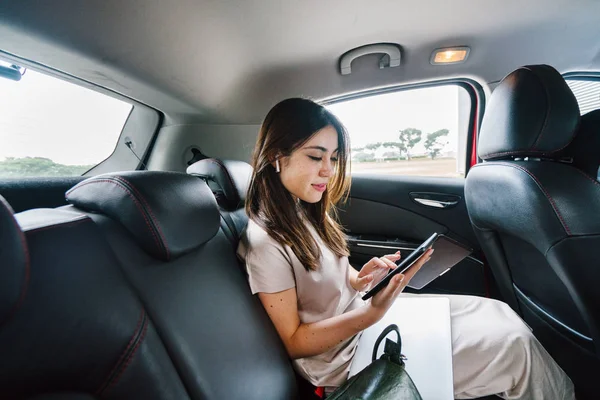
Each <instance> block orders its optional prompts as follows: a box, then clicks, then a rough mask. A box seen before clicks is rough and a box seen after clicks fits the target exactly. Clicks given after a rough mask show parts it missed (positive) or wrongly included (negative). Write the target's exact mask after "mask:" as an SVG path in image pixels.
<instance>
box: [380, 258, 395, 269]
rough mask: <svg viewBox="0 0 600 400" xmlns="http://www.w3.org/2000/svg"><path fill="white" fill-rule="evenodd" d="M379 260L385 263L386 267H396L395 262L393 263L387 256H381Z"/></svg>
mask: <svg viewBox="0 0 600 400" xmlns="http://www.w3.org/2000/svg"><path fill="white" fill-rule="evenodd" d="M381 260H382V261H383V262H384V263H385V264H386V266H387V268H389V269H395V268H396V267H397V265H396V263H394V262H393V261H392V260H390V259H389V258H387V257H382V258H381Z"/></svg>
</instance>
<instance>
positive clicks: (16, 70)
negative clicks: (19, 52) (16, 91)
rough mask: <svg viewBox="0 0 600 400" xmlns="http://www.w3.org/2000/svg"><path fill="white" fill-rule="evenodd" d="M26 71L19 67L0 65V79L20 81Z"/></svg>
mask: <svg viewBox="0 0 600 400" xmlns="http://www.w3.org/2000/svg"><path fill="white" fill-rule="evenodd" d="M25 71H26V69H25V68H24V67H19V66H18V65H14V64H11V65H3V64H0V77H1V78H6V79H10V80H12V81H20V80H21V78H22V77H23V75H25Z"/></svg>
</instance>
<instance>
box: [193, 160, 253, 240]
mask: <svg viewBox="0 0 600 400" xmlns="http://www.w3.org/2000/svg"><path fill="white" fill-rule="evenodd" d="M187 173H188V174H190V175H193V176H197V177H200V178H202V179H204V180H205V181H206V183H207V184H208V185H209V187H210V188H211V190H212V191H213V194H214V196H215V198H216V199H217V203H218V204H219V207H220V208H221V217H222V219H223V222H224V225H223V230H224V231H225V233H226V234H227V237H228V238H229V240H230V241H231V243H232V244H233V247H234V248H237V245H238V242H239V238H240V236H241V234H242V232H243V231H244V229H246V226H247V225H248V216H247V215H246V210H245V207H244V206H245V204H244V203H245V201H246V194H247V192H248V187H249V185H250V179H251V178H252V166H251V165H250V164H248V163H246V162H244V161H237V160H218V159H216V158H207V159H204V160H201V161H198V162H196V163H194V164H192V165H191V166H190V167H188V169H187Z"/></svg>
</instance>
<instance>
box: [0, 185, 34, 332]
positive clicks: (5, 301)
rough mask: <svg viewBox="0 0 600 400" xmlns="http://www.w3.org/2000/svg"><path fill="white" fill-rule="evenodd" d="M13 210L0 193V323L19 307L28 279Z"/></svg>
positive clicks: (22, 242) (24, 244)
mask: <svg viewBox="0 0 600 400" xmlns="http://www.w3.org/2000/svg"><path fill="white" fill-rule="evenodd" d="M13 214H14V213H13V210H12V208H11V207H10V205H9V204H8V203H7V202H6V200H5V199H4V198H3V197H2V196H0V327H1V326H2V325H4V323H5V322H7V321H8V320H9V319H10V318H11V317H12V315H13V314H14V313H15V312H16V311H17V309H18V308H19V304H20V303H21V302H22V301H23V299H24V297H25V293H26V292H27V283H28V280H29V251H28V249H27V242H26V240H25V235H24V234H23V231H22V230H21V228H20V227H19V224H18V223H17V221H16V220H15V217H14V215H13Z"/></svg>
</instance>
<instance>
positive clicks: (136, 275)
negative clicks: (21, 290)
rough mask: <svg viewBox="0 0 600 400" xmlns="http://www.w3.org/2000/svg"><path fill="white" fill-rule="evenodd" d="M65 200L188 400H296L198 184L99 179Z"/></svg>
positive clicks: (274, 341)
mask: <svg viewBox="0 0 600 400" xmlns="http://www.w3.org/2000/svg"><path fill="white" fill-rule="evenodd" d="M67 200H68V201H69V203H71V204H72V205H73V206H74V209H79V210H81V211H84V212H86V214H87V215H89V217H90V218H92V219H93V220H94V221H95V222H96V224H97V225H98V226H99V227H100V228H101V230H102V231H103V232H104V235H105V237H106V238H107V239H108V242H109V243H110V245H111V247H112V248H113V250H114V252H115V254H116V255H117V258H118V260H119V263H120V264H121V265H122V266H123V268H124V270H125V272H126V275H127V276H128V278H129V280H130V282H131V283H132V285H133V286H134V287H135V288H136V291H137V293H138V294H139V296H140V298H141V300H142V303H143V304H144V306H145V307H146V309H147V311H148V315H149V316H150V318H151V319H152V320H153V321H155V323H156V327H157V331H158V333H159V335H160V337H161V339H162V340H163V343H164V345H165V347H166V349H167V351H168V353H169V355H170V357H171V359H172V361H173V364H174V365H175V367H176V368H177V370H178V372H179V374H180V376H181V378H182V381H183V383H184V385H185V387H186V389H187V391H188V393H189V395H190V397H191V398H193V399H247V400H252V399H257V400H258V399H261V400H262V399H292V398H295V396H296V393H297V388H296V383H295V379H294V373H293V370H292V366H291V363H290V361H289V358H288V356H287V353H286V352H285V349H284V347H283V344H282V343H281V340H280V339H279V336H278V335H277V332H276V331H275V329H274V327H273V324H272V323H271V321H270V320H269V318H268V316H267V315H266V312H265V310H264V308H263V307H262V305H261V304H260V302H259V301H258V299H257V298H256V297H255V296H252V293H251V291H250V288H249V286H248V282H247V279H246V276H245V273H244V272H243V269H242V268H240V265H239V261H238V259H237V257H236V254H235V251H234V250H233V249H232V247H231V242H230V241H229V240H228V238H227V237H226V236H225V234H224V232H223V230H222V229H221V228H220V222H219V221H220V219H219V208H218V206H217V203H216V200H215V198H214V196H213V194H212V193H211V190H210V189H209V188H208V186H207V185H206V183H205V182H203V181H202V180H201V179H198V178H197V177H194V176H191V175H187V174H182V173H175V172H149V171H137V172H127V173H120V174H107V175H100V176H97V177H93V178H90V179H88V180H86V181H83V182H82V183H80V184H78V185H76V186H75V187H74V188H73V189H71V190H70V191H69V192H68V193H67ZM75 207H76V208H75Z"/></svg>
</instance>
